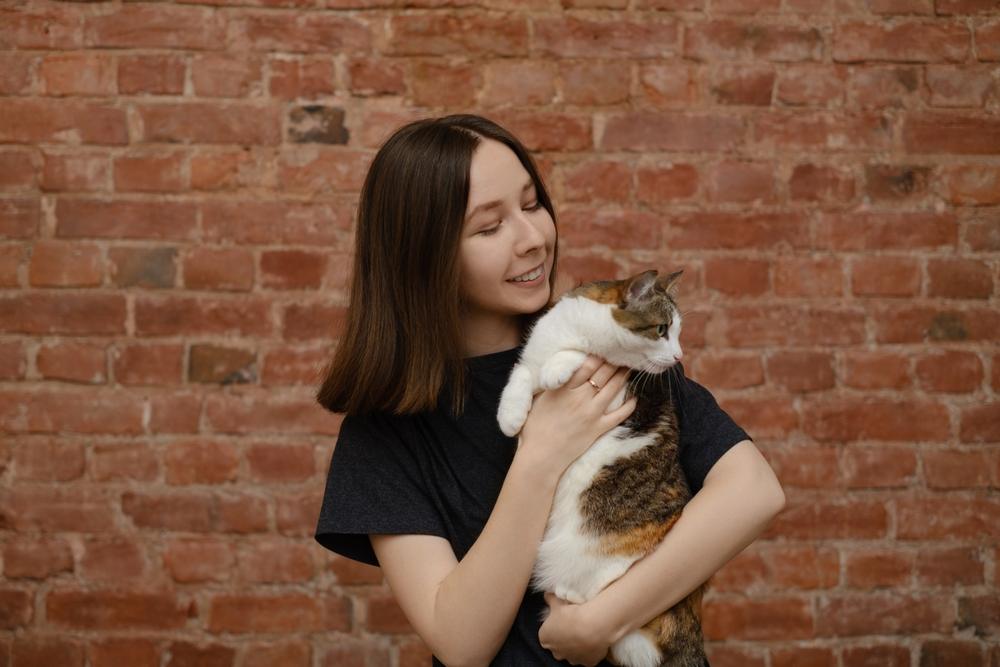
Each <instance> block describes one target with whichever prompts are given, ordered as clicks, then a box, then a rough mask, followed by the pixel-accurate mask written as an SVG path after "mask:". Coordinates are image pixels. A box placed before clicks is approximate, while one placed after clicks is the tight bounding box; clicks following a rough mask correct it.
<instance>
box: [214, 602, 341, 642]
mask: <svg viewBox="0 0 1000 667" xmlns="http://www.w3.org/2000/svg"><path fill="white" fill-rule="evenodd" d="M207 602H208V622H207V627H208V630H209V631H210V632H212V633H219V632H232V633H235V634H249V633H260V632H283V633H287V632H310V631H317V630H320V629H321V625H322V610H321V608H320V606H319V602H318V601H317V599H316V597H315V596H313V595H307V594H305V593H286V594H278V595H246V594H243V595H234V594H225V593H223V594H214V595H209V596H208V597H207Z"/></svg>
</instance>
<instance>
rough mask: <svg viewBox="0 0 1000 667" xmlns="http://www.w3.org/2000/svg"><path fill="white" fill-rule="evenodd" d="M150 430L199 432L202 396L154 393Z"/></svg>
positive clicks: (151, 400) (151, 401)
mask: <svg viewBox="0 0 1000 667" xmlns="http://www.w3.org/2000/svg"><path fill="white" fill-rule="evenodd" d="M149 403H150V408H151V409H152V414H151V415H150V417H149V430H150V431H151V432H153V433H197V432H198V428H199V427H198V423H199V420H200V418H201V404H202V398H201V397H200V396H199V395H197V394H194V395H192V394H182V393H177V394H162V395H153V396H151V397H150V400H149Z"/></svg>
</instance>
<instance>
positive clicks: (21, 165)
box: [0, 150, 38, 190]
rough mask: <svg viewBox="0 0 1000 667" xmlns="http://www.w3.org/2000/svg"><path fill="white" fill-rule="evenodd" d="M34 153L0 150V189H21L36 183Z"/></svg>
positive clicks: (36, 170) (35, 159) (31, 186)
mask: <svg viewBox="0 0 1000 667" xmlns="http://www.w3.org/2000/svg"><path fill="white" fill-rule="evenodd" d="M37 163H38V160H37V158H36V156H35V154H34V153H32V152H28V151H22V150H11V151H0V189H3V190H21V189H29V188H34V187H35V186H36V185H37V182H36V181H37V176H38V174H37V172H38V168H37V167H36V164H37Z"/></svg>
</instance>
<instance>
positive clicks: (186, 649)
mask: <svg viewBox="0 0 1000 667" xmlns="http://www.w3.org/2000/svg"><path fill="white" fill-rule="evenodd" d="M167 651H168V652H169V654H170V665H171V667H173V666H174V665H177V666H178V667H180V666H187V665H190V666H191V667H195V666H196V665H197V667H233V666H234V665H235V664H236V649H235V648H233V647H232V646H225V645H222V644H204V643H202V642H201V641H199V643H198V644H194V643H191V642H185V641H175V642H171V643H170V646H169V648H168V649H167Z"/></svg>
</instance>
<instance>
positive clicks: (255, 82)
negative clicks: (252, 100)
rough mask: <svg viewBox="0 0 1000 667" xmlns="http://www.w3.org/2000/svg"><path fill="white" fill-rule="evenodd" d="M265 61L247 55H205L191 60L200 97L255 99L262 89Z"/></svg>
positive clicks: (193, 80)
mask: <svg viewBox="0 0 1000 667" xmlns="http://www.w3.org/2000/svg"><path fill="white" fill-rule="evenodd" d="M262 68H263V61H262V60H261V59H260V58H257V57H253V56H248V55H246V54H239V55H235V54H223V53H205V54H199V55H196V56H195V57H194V58H192V60H191V83H192V85H193V86H194V93H195V95H197V96H198V97H252V96H255V94H259V93H260V92H261V88H262Z"/></svg>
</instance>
